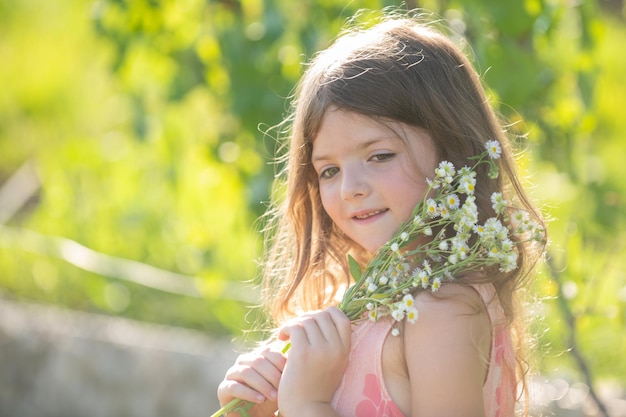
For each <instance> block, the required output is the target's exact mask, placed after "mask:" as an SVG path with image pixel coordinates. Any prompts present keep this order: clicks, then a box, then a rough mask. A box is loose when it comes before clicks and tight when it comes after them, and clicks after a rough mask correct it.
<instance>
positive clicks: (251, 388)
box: [217, 347, 286, 417]
mask: <svg viewBox="0 0 626 417" xmlns="http://www.w3.org/2000/svg"><path fill="white" fill-rule="evenodd" d="M285 361H286V358H285V356H284V355H283V354H282V353H281V352H280V351H279V350H277V349H276V348H271V347H264V348H262V349H259V350H257V351H253V352H250V353H246V354H243V355H240V356H239V357H238V358H237V360H236V361H235V364H234V365H233V366H232V367H230V369H228V371H226V376H225V377H224V380H223V381H222V382H221V383H220V385H219V387H218V389H217V397H218V399H219V402H220V404H221V405H222V406H224V405H225V404H228V403H229V402H230V401H231V400H233V399H234V398H238V399H241V400H246V401H251V402H253V403H257V404H259V405H258V406H254V408H253V409H252V410H251V415H253V416H259V417H260V416H269V415H273V413H274V412H275V411H276V410H277V408H278V407H277V404H276V399H277V397H278V386H279V382H280V379H281V375H282V372H283V369H284V367H285Z"/></svg>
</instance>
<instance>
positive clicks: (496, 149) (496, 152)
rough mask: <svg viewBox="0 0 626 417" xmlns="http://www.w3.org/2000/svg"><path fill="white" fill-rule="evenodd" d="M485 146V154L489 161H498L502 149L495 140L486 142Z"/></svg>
mask: <svg viewBox="0 0 626 417" xmlns="http://www.w3.org/2000/svg"><path fill="white" fill-rule="evenodd" d="M485 146H486V147H487V153H488V154H489V157H490V158H491V159H498V158H500V155H502V147H501V146H500V142H498V141H497V140H488V141H487V143H485Z"/></svg>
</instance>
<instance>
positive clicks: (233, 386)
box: [217, 380, 267, 406]
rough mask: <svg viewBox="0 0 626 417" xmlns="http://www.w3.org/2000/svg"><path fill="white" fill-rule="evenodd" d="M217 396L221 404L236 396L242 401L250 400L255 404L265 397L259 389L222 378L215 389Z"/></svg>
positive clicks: (262, 400)
mask: <svg viewBox="0 0 626 417" xmlns="http://www.w3.org/2000/svg"><path fill="white" fill-rule="evenodd" d="M217 396H218V398H219V400H220V404H221V405H222V406H224V405H226V404H228V403H229V402H230V401H231V400H233V399H235V398H238V399H240V400H244V401H250V402H253V403H256V404H260V403H262V402H264V401H265V400H266V399H267V397H266V396H265V395H263V394H261V393H260V392H259V391H257V390H254V389H252V388H250V387H248V386H247V385H245V384H242V383H240V382H237V381H233V380H224V381H222V383H221V384H220V386H219V387H218V390H217Z"/></svg>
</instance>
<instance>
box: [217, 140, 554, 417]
mask: <svg viewBox="0 0 626 417" xmlns="http://www.w3.org/2000/svg"><path fill="white" fill-rule="evenodd" d="M486 145H487V150H486V151H485V152H483V153H482V154H480V155H478V156H475V157H473V158H471V160H474V161H476V162H475V164H474V166H473V167H471V168H470V167H467V166H465V167H462V168H460V169H458V170H457V169H456V168H455V167H454V165H453V164H451V163H450V162H447V161H443V162H441V163H440V164H439V166H438V167H437V168H436V169H435V177H434V178H433V179H431V180H428V188H427V190H426V193H425V194H424V195H425V197H424V201H422V202H420V203H419V204H418V205H417V206H416V207H415V209H414V210H413V213H412V217H411V218H410V219H408V220H407V221H406V222H405V223H404V224H403V225H402V226H401V227H400V228H399V230H398V231H397V232H396V233H395V234H394V235H393V237H392V238H391V240H390V241H389V242H387V243H386V244H385V245H383V247H381V248H380V249H379V250H378V251H377V252H376V254H375V256H374V257H373V259H372V260H371V261H370V263H369V264H368V265H367V266H366V268H365V269H364V270H361V267H360V265H359V264H358V262H356V260H354V259H353V258H352V257H351V256H348V262H349V266H350V274H351V275H352V277H353V278H354V280H355V283H354V285H352V286H351V287H350V288H349V289H348V291H347V292H346V294H345V295H344V297H343V299H342V301H341V303H340V304H339V309H340V310H342V311H343V312H344V313H346V315H347V316H348V317H349V318H350V319H351V320H353V321H356V320H361V319H365V318H368V319H370V320H373V321H376V320H378V319H379V318H381V317H384V316H391V317H392V318H393V319H394V320H396V321H402V320H404V319H406V320H407V322H409V323H414V322H415V321H416V320H417V318H418V310H417V309H416V307H415V304H414V299H413V295H412V294H413V293H414V292H415V291H418V290H420V288H421V289H430V290H431V291H437V290H438V289H439V287H440V286H441V284H442V283H444V282H446V281H454V280H455V279H456V278H457V277H458V276H460V275H461V274H463V273H465V272H468V271H475V270H480V269H481V268H484V267H487V266H498V267H499V270H500V271H501V272H510V271H513V270H515V269H516V268H517V267H518V264H517V261H518V251H517V245H519V244H522V243H524V242H528V241H542V240H543V239H544V238H545V234H544V230H543V228H542V227H541V226H540V225H539V224H537V223H536V222H535V221H533V220H532V219H531V218H530V216H529V214H528V213H527V212H526V211H523V210H515V211H513V210H511V209H509V208H508V207H509V206H508V203H507V201H505V200H504V198H503V196H502V194H501V193H493V194H492V196H491V202H492V208H493V210H494V212H495V213H496V216H494V217H491V218H489V219H487V220H486V221H485V222H484V223H479V219H478V218H479V216H478V208H477V206H476V203H475V201H476V198H475V196H474V189H475V187H476V167H477V166H478V165H480V164H483V163H487V164H489V167H490V168H489V176H490V177H491V178H497V176H498V167H497V165H496V163H495V160H496V159H498V158H500V155H501V148H500V144H499V142H497V141H495V140H493V141H487V143H486ZM502 220H506V221H505V222H504V223H503V222H502ZM505 224H509V225H510V226H509V227H507V226H505ZM451 231H454V232H453V233H451ZM448 234H450V236H449V235H448ZM513 235H514V236H515V239H511V237H512V236H513ZM392 334H394V335H398V334H399V330H398V329H397V328H394V329H393V330H392ZM289 347H290V345H289V344H287V346H285V349H283V353H286V352H287V351H288V350H289ZM253 405H254V404H253V403H250V402H247V401H242V400H238V399H235V400H233V401H231V402H230V403H229V404H227V405H225V406H224V407H223V408H221V409H220V410H218V411H217V412H216V413H215V414H213V415H212V416H211V417H218V416H220V415H222V414H226V413H229V412H234V411H237V412H239V413H240V415H241V416H242V417H248V416H249V412H248V410H249V409H250V408H251V407H252V406H253Z"/></svg>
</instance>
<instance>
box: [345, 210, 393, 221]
mask: <svg viewBox="0 0 626 417" xmlns="http://www.w3.org/2000/svg"><path fill="white" fill-rule="evenodd" d="M387 211H389V209H381V210H374V211H368V212H361V213H358V214H355V215H354V216H352V218H353V219H355V220H367V219H369V218H372V217H375V216H378V215H380V214H383V213H386V212H387Z"/></svg>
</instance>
